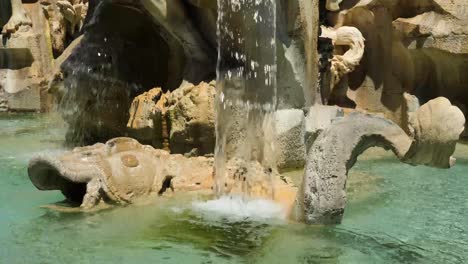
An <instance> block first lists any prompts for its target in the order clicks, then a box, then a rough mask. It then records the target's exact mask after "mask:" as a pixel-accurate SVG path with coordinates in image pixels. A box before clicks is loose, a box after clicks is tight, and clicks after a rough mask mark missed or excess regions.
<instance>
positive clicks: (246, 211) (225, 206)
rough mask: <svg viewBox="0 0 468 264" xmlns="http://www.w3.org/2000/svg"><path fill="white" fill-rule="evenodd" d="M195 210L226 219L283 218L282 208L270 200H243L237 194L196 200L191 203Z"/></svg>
mask: <svg viewBox="0 0 468 264" xmlns="http://www.w3.org/2000/svg"><path fill="white" fill-rule="evenodd" d="M192 208H193V210H194V211H195V212H198V213H201V214H202V215H203V217H207V218H217V217H223V218H226V219H227V220H228V221H234V222H235V221H241V220H250V221H260V222H262V221H265V220H272V219H273V220H285V219H286V211H285V210H284V208H283V207H282V206H281V205H279V204H277V203H275V202H273V201H270V200H262V199H255V200H245V199H242V198H241V197H239V196H234V197H232V196H222V197H221V198H219V199H216V200H210V201H203V202H201V201H197V202H193V203H192Z"/></svg>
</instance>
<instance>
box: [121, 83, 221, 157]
mask: <svg viewBox="0 0 468 264" xmlns="http://www.w3.org/2000/svg"><path fill="white" fill-rule="evenodd" d="M214 85H215V84H214V82H211V83H205V82H202V83H200V84H198V85H193V84H190V83H184V84H183V85H182V86H181V87H180V88H178V89H176V90H174V91H172V92H166V93H163V91H162V90H161V88H155V89H152V90H150V91H148V92H145V93H143V94H142V95H140V96H137V97H136V98H135V99H134V100H133V103H132V106H131V108H130V118H129V121H128V123H127V128H128V129H129V134H130V135H132V136H133V137H134V138H136V139H138V140H139V141H140V142H145V143H147V144H151V145H152V146H154V147H157V148H162V147H165V148H168V149H169V150H170V151H171V153H178V154H186V153H187V154H189V153H190V155H205V154H211V153H213V152H214V145H215V141H216V140H215V124H214V115H215V110H214V97H215V93H216V92H215V87H214Z"/></svg>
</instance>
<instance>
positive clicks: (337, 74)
mask: <svg viewBox="0 0 468 264" xmlns="http://www.w3.org/2000/svg"><path fill="white" fill-rule="evenodd" d="M321 29H322V36H321V37H324V38H329V39H331V40H332V43H333V45H334V46H347V47H348V50H347V51H346V52H345V53H344V54H343V55H334V56H333V58H332V60H331V73H332V83H331V86H332V87H334V86H335V85H337V84H338V83H339V81H340V80H341V78H343V76H345V75H346V74H348V73H350V72H352V71H354V69H355V68H356V67H357V66H358V65H359V62H360V61H361V59H362V57H363V55H364V37H363V36H362V34H361V32H360V31H359V30H358V29H357V28H355V27H348V26H343V27H339V28H337V29H334V28H329V27H324V26H322V27H321Z"/></svg>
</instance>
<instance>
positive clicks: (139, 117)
mask: <svg viewBox="0 0 468 264" xmlns="http://www.w3.org/2000/svg"><path fill="white" fill-rule="evenodd" d="M168 97H169V92H167V93H164V92H163V91H162V89H161V88H154V89H151V90H149V91H148V92H145V93H143V94H141V95H139V96H137V97H135V99H133V102H132V105H131V106H130V118H129V120H128V123H127V128H128V129H129V135H130V136H132V137H133V138H136V139H138V141H139V142H142V143H144V144H150V145H152V146H153V147H156V148H162V147H163V141H164V137H163V135H164V134H167V127H166V126H163V122H164V123H165V122H166V121H165V119H166V111H167V106H166V103H167V99H168ZM163 127H164V129H163ZM164 130H166V131H164Z"/></svg>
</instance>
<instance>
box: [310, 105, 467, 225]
mask: <svg viewBox="0 0 468 264" xmlns="http://www.w3.org/2000/svg"><path fill="white" fill-rule="evenodd" d="M410 123H411V125H412V126H413V129H414V131H415V134H414V137H410V136H408V135H407V134H406V132H405V131H404V130H403V129H401V128H400V127H399V126H398V125H397V124H395V123H393V122H392V121H390V120H388V119H385V118H382V117H378V116H375V115H368V114H361V113H353V114H351V115H349V116H346V117H344V118H343V119H341V120H338V121H336V122H333V123H331V125H330V126H329V127H327V128H326V129H325V130H324V131H323V132H322V133H321V134H320V135H319V136H318V137H317V139H316V140H315V141H314V143H313V144H312V146H311V147H310V149H309V150H308V153H307V160H306V168H305V174H304V182H303V186H304V190H303V193H304V200H303V212H304V217H305V221H306V222H308V223H314V224H336V223H340V222H341V219H342V217H343V214H344V210H345V206H346V180H347V174H348V171H349V170H350V169H351V168H352V167H353V165H354V164H355V162H356V161H357V158H358V156H359V155H360V154H361V153H363V152H364V151H365V150H366V149H368V148H369V147H374V146H378V147H383V148H385V149H390V150H392V151H393V152H394V153H395V155H396V156H397V157H398V158H399V159H400V160H401V161H403V162H406V163H410V164H413V165H427V166H433V167H438V168H449V167H451V166H453V165H454V161H455V160H454V158H453V157H451V155H452V154H453V153H454V151H455V144H456V142H457V140H458V138H459V137H460V134H461V133H462V132H463V129H464V125H465V118H464V116H463V114H462V113H461V111H460V110H459V109H458V108H457V107H455V106H452V105H451V104H450V102H449V101H448V100H447V99H445V98H437V99H434V100H431V101H429V102H428V103H427V104H425V105H423V106H422V107H420V108H419V109H418V110H416V111H415V112H414V114H412V117H411V121H410Z"/></svg>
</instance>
